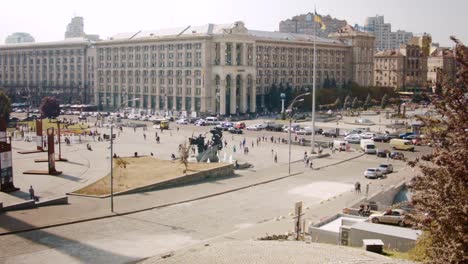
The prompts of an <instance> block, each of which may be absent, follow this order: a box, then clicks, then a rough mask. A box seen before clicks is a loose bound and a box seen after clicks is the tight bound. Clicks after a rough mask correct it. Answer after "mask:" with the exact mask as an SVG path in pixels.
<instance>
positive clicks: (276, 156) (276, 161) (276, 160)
mask: <svg viewBox="0 0 468 264" xmlns="http://www.w3.org/2000/svg"><path fill="white" fill-rule="evenodd" d="M275 163H278V153H275Z"/></svg>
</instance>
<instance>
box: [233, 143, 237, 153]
mask: <svg viewBox="0 0 468 264" xmlns="http://www.w3.org/2000/svg"><path fill="white" fill-rule="evenodd" d="M232 152H234V153H236V145H234V146H232Z"/></svg>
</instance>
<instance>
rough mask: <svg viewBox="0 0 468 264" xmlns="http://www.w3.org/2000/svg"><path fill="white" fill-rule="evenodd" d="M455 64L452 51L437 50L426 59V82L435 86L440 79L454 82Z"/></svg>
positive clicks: (446, 49)
mask: <svg viewBox="0 0 468 264" xmlns="http://www.w3.org/2000/svg"><path fill="white" fill-rule="evenodd" d="M455 74H456V64H455V58H454V56H453V51H452V50H450V49H448V48H437V49H436V50H434V51H433V52H432V53H431V55H430V56H429V57H428V58H427V81H428V82H429V84H430V85H432V86H435V85H436V84H438V83H440V82H441V78H442V77H444V78H449V79H452V80H455Z"/></svg>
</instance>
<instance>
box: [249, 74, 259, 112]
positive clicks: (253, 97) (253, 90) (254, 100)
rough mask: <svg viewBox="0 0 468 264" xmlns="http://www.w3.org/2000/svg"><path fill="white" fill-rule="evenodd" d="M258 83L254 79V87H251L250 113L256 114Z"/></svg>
mask: <svg viewBox="0 0 468 264" xmlns="http://www.w3.org/2000/svg"><path fill="white" fill-rule="evenodd" d="M255 83H256V81H255V80H254V79H252V86H250V107H249V108H250V112H251V113H255V112H256V111H257V109H256V106H257V88H256V86H255Z"/></svg>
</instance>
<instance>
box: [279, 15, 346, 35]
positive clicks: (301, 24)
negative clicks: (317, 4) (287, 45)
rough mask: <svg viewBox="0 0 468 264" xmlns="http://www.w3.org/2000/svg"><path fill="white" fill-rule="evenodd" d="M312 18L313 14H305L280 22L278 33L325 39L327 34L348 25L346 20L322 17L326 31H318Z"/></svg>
mask: <svg viewBox="0 0 468 264" xmlns="http://www.w3.org/2000/svg"><path fill="white" fill-rule="evenodd" d="M314 16H315V15H314V14H313V13H307V14H303V15H299V16H294V17H293V18H292V19H287V20H284V21H281V22H280V24H279V31H280V32H285V33H299V34H310V35H314V34H317V36H319V37H322V38H326V37H328V34H330V33H335V32H337V31H338V30H340V29H341V28H343V27H344V26H346V25H347V24H348V23H347V22H346V20H339V19H336V18H332V17H331V16H330V15H327V16H322V22H323V23H324V24H325V26H326V29H325V30H320V25H319V24H317V23H316V22H314ZM315 32H316V33H315Z"/></svg>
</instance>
